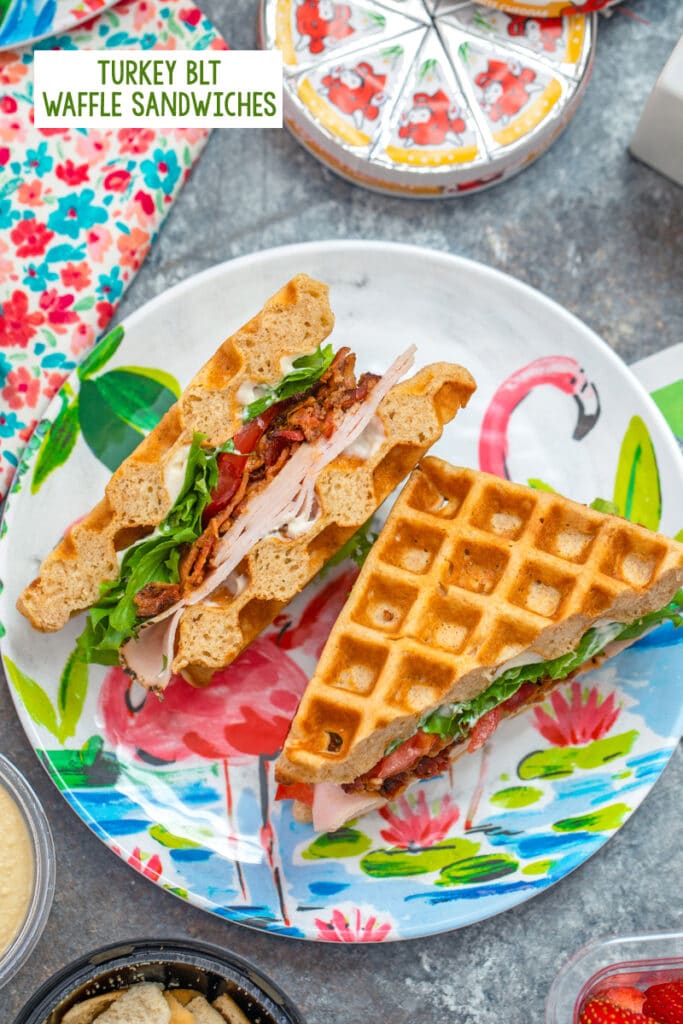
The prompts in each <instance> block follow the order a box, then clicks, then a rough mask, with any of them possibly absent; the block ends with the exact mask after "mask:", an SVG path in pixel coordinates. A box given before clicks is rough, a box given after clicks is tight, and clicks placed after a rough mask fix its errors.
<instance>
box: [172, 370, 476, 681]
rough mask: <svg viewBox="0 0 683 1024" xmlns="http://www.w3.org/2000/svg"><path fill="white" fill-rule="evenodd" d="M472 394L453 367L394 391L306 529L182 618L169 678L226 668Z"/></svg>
mask: <svg viewBox="0 0 683 1024" xmlns="http://www.w3.org/2000/svg"><path fill="white" fill-rule="evenodd" d="M473 391H474V381H473V379H472V377H471V376H470V374H469V373H468V372H467V370H464V369H463V368H462V367H461V366H456V365H455V364H453V363H434V364H432V365H431V366H425V367H424V368H423V369H422V370H420V371H418V373H416V374H415V375H414V376H413V377H410V378H409V379H408V380H405V381H401V382H400V383H399V384H396V385H395V386H394V387H393V388H392V389H391V391H390V392H389V393H388V394H387V395H386V397H385V398H384V399H383V400H382V402H381V403H380V405H379V407H378V409H377V416H378V418H379V419H380V420H381V422H382V427H383V440H382V442H381V445H380V446H379V448H378V449H377V451H376V452H375V453H374V454H373V455H371V456H369V457H368V458H366V459H365V460H363V461H361V460H360V459H358V458H356V457H355V456H350V455H342V456H340V457H339V458H337V459H335V460H334V462H332V463H331V464H330V465H329V466H328V467H327V468H326V469H324V470H323V471H322V472H321V474H320V476H319V477H318V480H317V483H316V494H317V498H318V502H319V505H320V512H319V514H318V516H317V518H316V520H315V523H314V524H313V525H312V526H311V528H310V529H309V530H307V531H306V533H305V534H304V535H303V536H302V537H300V538H298V539H284V538H283V537H281V536H276V537H265V538H264V539H263V540H262V541H259V542H258V543H257V544H255V545H254V547H253V548H252V550H251V551H250V552H249V554H248V555H247V557H246V558H245V559H244V562H243V563H242V565H241V566H240V569H239V572H240V575H241V577H242V579H243V581H244V586H243V589H242V590H241V591H240V592H239V594H238V595H237V596H233V595H232V594H231V593H230V592H228V591H226V590H225V589H223V590H218V591H216V592H215V593H213V594H212V595H211V598H210V600H208V601H204V602H202V603H201V604H197V605H193V606H192V607H191V608H188V609H186V610H185V612H184V613H183V616H182V618H181V620H180V628H179V632H178V643H177V647H176V655H175V658H174V661H173V671H174V672H182V673H183V675H184V676H185V677H186V678H187V679H188V680H189V682H191V683H194V684H195V685H200V686H201V685H204V684H206V683H208V682H209V681H210V679H211V676H212V675H213V673H214V671H215V670H216V669H217V668H220V667H222V666H223V665H228V664H229V663H230V662H231V661H233V660H234V658H236V657H237V655H238V654H239V653H240V651H241V650H242V649H243V648H244V647H246V646H247V644H249V643H251V641H252V640H253V639H254V637H255V636H257V634H258V633H259V632H260V631H261V630H262V629H264V628H265V626H266V625H268V624H269V623H270V622H272V621H273V619H274V618H275V616H276V615H277V614H278V613H279V612H280V610H281V609H282V608H283V607H284V606H285V605H286V604H287V603H288V602H289V601H291V600H292V598H293V597H295V596H296V594H298V593H299V591H300V590H301V589H302V588H303V587H304V586H305V585H306V584H307V583H308V582H309V581H310V580H311V579H312V578H313V577H314V576H315V574H316V573H317V572H318V570H319V569H321V568H322V566H323V565H324V564H325V562H327V561H328V559H329V558H331V556H332V555H333V554H334V553H335V552H336V551H337V550H338V549H339V548H340V547H341V546H342V545H343V544H344V543H345V542H346V541H347V540H348V539H349V538H350V537H351V536H353V534H354V533H355V532H356V530H358V528H359V527H360V526H362V525H363V523H365V522H366V520H367V519H369V517H370V516H371V515H372V514H373V512H375V511H376V509H377V508H378V507H379V506H380V505H381V504H382V502H383V501H384V499H385V498H386V497H387V496H388V495H389V494H391V492H392V491H393V490H394V488H395V487H397V486H398V485H399V484H400V482H401V481H402V480H403V479H404V478H405V476H406V475H407V474H408V473H409V472H410V470H411V469H412V468H413V467H414V466H415V465H416V463H417V462H418V460H419V459H420V458H421V457H422V456H423V455H424V453H425V452H426V451H428V450H429V448H430V447H431V446H432V445H433V444H434V443H435V442H436V441H437V440H438V439H439V437H440V436H441V432H442V430H443V426H444V424H445V423H447V422H448V421H449V420H451V419H453V417H454V416H455V415H456V413H457V412H458V410H459V409H460V408H462V407H463V406H465V405H466V404H467V402H468V400H469V398H470V396H471V394H472V392H473Z"/></svg>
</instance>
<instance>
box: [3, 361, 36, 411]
mask: <svg viewBox="0 0 683 1024" xmlns="http://www.w3.org/2000/svg"><path fill="white" fill-rule="evenodd" d="M39 395H40V380H39V379H38V378H37V377H32V376H31V374H30V373H29V372H28V370H27V369H26V367H25V366H19V367H17V369H16V370H10V372H9V373H8V374H7V384H6V385H5V387H4V388H3V389H2V397H3V399H4V400H5V402H7V404H8V405H9V407H10V409H22V408H23V407H24V406H25V405H28V406H34V405H35V404H36V402H37V401H38V396H39Z"/></svg>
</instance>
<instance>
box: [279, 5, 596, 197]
mask: <svg viewBox="0 0 683 1024" xmlns="http://www.w3.org/2000/svg"><path fill="white" fill-rule="evenodd" d="M595 35H596V20H595V16H588V17H586V16H585V15H580V14H571V15H567V16H565V17H561V18H559V17H557V18H549V19H542V18H537V17H533V18H528V17H520V16H518V15H513V14H508V13H506V12H504V11H501V10H494V9H492V8H489V7H485V6H482V5H481V4H478V3H471V2H469V0H343V2H336V0H261V8H260V16H259V36H260V44H261V46H262V47H266V48H273V47H275V48H277V49H279V50H281V52H282V55H283V61H284V67H285V102H284V107H285V121H286V124H287V126H288V128H289V129H290V130H291V131H292V133H293V134H294V135H295V136H296V137H297V138H298V139H299V140H300V141H301V142H302V143H303V145H304V146H306V148H307V149H309V150H310V151H311V152H312V153H314V154H315V156H317V157H318V158H319V159H320V160H321V161H322V162H323V163H324V164H326V165H327V166H328V167H330V168H331V169H332V170H333V171H336V172H337V173H338V174H340V175H342V176H343V177H345V178H347V179H349V180H351V181H353V182H355V183H356V184H359V185H365V186H366V187H368V188H371V189H375V190H377V191H380V192H386V193H389V194H393V195H405V196H413V197H417V198H439V197H441V196H452V195H459V194H462V193H465V192H472V191H476V190H478V189H482V188H487V187H489V186H491V185H494V184H497V183H498V182H501V181H503V180H505V179H506V178H508V177H510V176H511V175H512V174H515V173H517V172H518V171H520V170H521V169H522V168H523V167H525V166H527V165H528V164H529V163H531V162H532V161H533V160H535V159H536V157H538V156H540V155H541V153H543V152H544V151H545V150H546V149H547V148H548V146H549V145H550V144H551V142H552V141H553V139H555V138H556V137H557V135H558V134H559V133H560V132H561V131H562V129H563V128H564V127H565V126H566V125H567V124H568V122H569V120H570V118H571V117H572V115H573V114H574V112H575V110H576V108H577V106H578V104H579V102H580V100H581V97H582V96H583V93H584V91H585V88H586V85H587V83H588V77H589V74H590V69H591V64H592V60H593V55H594V51H595Z"/></svg>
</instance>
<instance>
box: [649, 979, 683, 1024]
mask: <svg viewBox="0 0 683 1024" xmlns="http://www.w3.org/2000/svg"><path fill="white" fill-rule="evenodd" d="M643 1013H646V1014H649V1015H650V1016H651V1017H652V1018H653V1019H654V1020H656V1021H659V1024H683V981H666V982H664V983H663V984H660V985H650V987H649V988H648V989H646V990H645V1001H644V1003H643Z"/></svg>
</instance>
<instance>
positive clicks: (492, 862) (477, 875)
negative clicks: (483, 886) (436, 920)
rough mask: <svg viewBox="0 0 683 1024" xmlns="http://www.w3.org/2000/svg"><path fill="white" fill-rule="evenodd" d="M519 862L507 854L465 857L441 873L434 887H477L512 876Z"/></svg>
mask: <svg viewBox="0 0 683 1024" xmlns="http://www.w3.org/2000/svg"><path fill="white" fill-rule="evenodd" d="M518 867H519V862H518V861H516V860H515V858H514V857H510V856H509V855H508V854H505V853H503V854H501V853H497V854H484V855H482V856H481V857H467V858H466V859H465V860H459V861H458V862H457V863H456V864H451V865H449V867H446V868H444V869H443V871H442V872H441V875H440V876H439V878H437V880H436V882H435V883H434V884H435V885H444V886H445V885H478V884H480V883H481V882H492V881H494V879H496V878H504V877H505V875H511V874H513V873H514V872H515V871H516V870H517V868H518Z"/></svg>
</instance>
